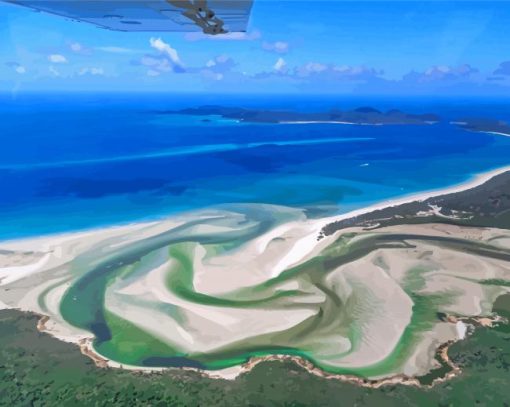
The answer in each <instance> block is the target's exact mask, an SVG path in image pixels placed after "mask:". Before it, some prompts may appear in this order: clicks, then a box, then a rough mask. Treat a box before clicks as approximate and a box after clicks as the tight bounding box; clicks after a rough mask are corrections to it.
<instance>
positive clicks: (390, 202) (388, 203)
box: [317, 165, 510, 229]
mask: <svg viewBox="0 0 510 407" xmlns="http://www.w3.org/2000/svg"><path fill="white" fill-rule="evenodd" d="M509 171H510V165H506V166H504V167H499V168H496V169H493V170H490V171H487V172H482V173H477V174H472V176H471V177H470V179H468V180H466V181H464V182H461V183H460V184H455V185H452V186H450V187H446V188H439V189H432V190H428V191H423V192H419V193H414V194H410V195H406V196H402V197H400V198H395V199H387V200H385V201H382V202H378V203H375V204H372V205H369V206H366V207H364V208H360V209H355V210H353V211H350V212H346V213H343V214H339V215H334V216H330V217H328V218H324V219H318V220H317V223H318V224H320V225H322V226H323V227H324V226H326V225H328V224H330V223H333V222H338V221H342V220H346V219H350V218H355V217H357V216H360V215H366V214H368V213H370V212H374V211H377V210H381V209H386V208H391V207H395V206H398V205H402V204H406V203H412V202H422V201H426V200H427V199H430V198H434V197H439V196H443V195H448V194H454V193H458V192H463V191H467V190H469V189H473V188H476V187H478V186H481V185H483V184H485V183H486V182H487V181H489V180H491V179H492V178H494V177H495V176H497V175H500V174H504V173H505V172H509ZM321 229H322V228H321Z"/></svg>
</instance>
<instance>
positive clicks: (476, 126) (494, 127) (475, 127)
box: [450, 118, 510, 136]
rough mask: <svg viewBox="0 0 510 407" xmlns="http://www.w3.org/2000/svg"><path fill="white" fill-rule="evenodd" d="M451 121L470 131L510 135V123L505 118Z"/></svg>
mask: <svg viewBox="0 0 510 407" xmlns="http://www.w3.org/2000/svg"><path fill="white" fill-rule="evenodd" d="M450 123H451V124H455V125H457V126H459V127H460V128H462V129H464V130H468V131H476V132H480V133H490V134H498V135H501V136H510V125H509V124H508V123H507V122H505V121H503V120H494V119H479V118H477V119H464V120H460V121H455V122H450Z"/></svg>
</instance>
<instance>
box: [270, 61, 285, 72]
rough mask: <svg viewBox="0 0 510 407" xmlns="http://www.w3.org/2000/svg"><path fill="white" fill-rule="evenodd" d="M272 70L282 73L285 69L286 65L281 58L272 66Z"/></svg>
mask: <svg viewBox="0 0 510 407" xmlns="http://www.w3.org/2000/svg"><path fill="white" fill-rule="evenodd" d="M273 69H274V70H275V71H277V72H283V71H285V70H286V69H287V63H286V62H285V60H284V59H283V58H278V61H276V63H275V64H274V66H273Z"/></svg>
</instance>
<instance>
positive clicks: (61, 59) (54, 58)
mask: <svg viewBox="0 0 510 407" xmlns="http://www.w3.org/2000/svg"><path fill="white" fill-rule="evenodd" d="M48 61H50V62H53V63H54V64H66V63H67V62H68V61H67V58H66V57H65V56H63V55H60V54H51V55H49V56H48Z"/></svg>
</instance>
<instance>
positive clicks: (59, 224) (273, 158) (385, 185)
mask: <svg viewBox="0 0 510 407" xmlns="http://www.w3.org/2000/svg"><path fill="white" fill-rule="evenodd" d="M0 102H1V103H0V137H1V141H2V149H0V181H1V185H2V187H1V188H0V238H12V237H21V236H30V235H39V234H44V233H53V232H61V231H68V230H75V229H83V228H90V227H97V226H102V225H110V224H118V223H125V222H132V221H139V220H147V219H154V218H159V217H164V216H168V215H171V214H173V213H177V212H182V211H189V210H194V209H198V208H204V207H210V206H217V205H223V204H229V203H271V204H280V205H286V206H293V207H304V208H306V209H308V210H309V215H310V216H322V215H324V214H331V213H338V212H345V211H348V210H351V209H355V208H358V207H362V206H365V205H367V204H370V203H374V202H377V201H381V200H384V199H387V198H390V197H397V196H402V195H407V194H411V193H415V192H418V191H422V190H429V189H437V188H441V187H446V186H450V185H453V184H457V183H459V182H462V181H464V180H466V179H468V178H469V177H470V176H472V175H473V174H475V173H479V172H483V171H487V170H490V169H493V168H496V167H500V166H503V165H508V164H510V158H509V157H510V138H506V137H501V136H493V135H488V134H477V133H468V132H465V131H463V130H461V129H458V128H456V127H455V126H452V125H450V124H448V122H449V121H450V120H458V119H462V118H465V117H491V118H497V119H503V120H505V119H506V120H508V119H509V118H510V109H509V108H508V107H507V106H509V104H508V103H506V102H505V101H501V100H493V101H487V100H485V101H471V102H469V103H468V102H465V101H464V102H460V101H455V100H432V99H430V100H425V101H424V100H404V99H402V100H382V99H373V100H355V99H348V100H345V99H337V100H335V99H333V98H328V99H325V98H308V99H304V98H303V99H296V98H295V97H294V98H286V97H280V98H274V99H272V100H265V99H263V98H252V97H247V96H246V97H230V98H227V99H225V98H222V99H218V98H215V97H213V96H193V97H191V96H187V97H175V95H168V96H167V95H158V96H154V95H152V96H151V95H106V94H105V95H86V94H81V95H19V96H17V97H16V98H12V97H11V96H9V95H0ZM220 102H221V103H220ZM211 103H215V104H222V105H229V106H241V107H251V108H257V107H259V108H264V109H271V108H274V109H282V108H287V109H297V110H312V111H324V110H326V109H331V108H340V109H347V108H355V107H359V106H366V105H369V106H373V107H375V108H379V109H390V108H398V109H401V110H404V111H406V112H410V113H423V112H431V113H436V114H438V115H440V116H441V117H442V118H443V120H442V122H441V123H439V124H437V125H433V126H350V125H336V124H305V125H286V124H249V123H236V122H235V121H231V120H225V119H222V118H219V117H211V118H209V120H210V121H207V122H204V121H203V120H202V119H203V118H197V117H192V116H170V115H165V114H163V113H162V112H164V111H165V110H171V109H180V108H185V107H196V106H200V105H203V104H211Z"/></svg>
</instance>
